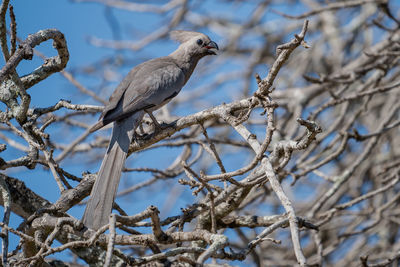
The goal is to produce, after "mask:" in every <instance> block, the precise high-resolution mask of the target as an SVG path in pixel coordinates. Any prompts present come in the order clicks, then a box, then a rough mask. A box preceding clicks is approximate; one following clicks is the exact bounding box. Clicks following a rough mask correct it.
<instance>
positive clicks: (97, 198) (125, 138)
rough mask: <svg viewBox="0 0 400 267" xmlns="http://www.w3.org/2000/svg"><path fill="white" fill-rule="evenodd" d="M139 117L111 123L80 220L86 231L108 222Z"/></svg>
mask: <svg viewBox="0 0 400 267" xmlns="http://www.w3.org/2000/svg"><path fill="white" fill-rule="evenodd" d="M142 117H143V112H137V113H135V114H133V115H132V116H130V117H128V118H126V119H124V120H122V121H117V122H114V127H113V132H112V137H111V141H110V144H109V145H108V149H107V152H106V155H105V156H104V159H103V162H102V163H101V167H100V171H99V172H98V174H97V179H96V181H95V183H94V185H93V188H92V192H91V193H90V199H89V201H88V203H87V205H86V210H85V213H84V214H83V218H82V220H83V224H84V225H85V226H86V227H88V228H91V229H94V230H97V229H99V228H100V227H102V226H103V225H105V224H107V223H108V222H109V216H110V214H111V210H112V206H113V203H114V199H115V195H116V193H117V189H118V184H119V179H120V177H121V172H122V168H123V167H124V165H125V160H126V155H127V154H128V149H129V144H130V143H131V140H132V137H133V134H134V131H135V129H136V128H137V126H138V125H139V123H140V121H141V119H142Z"/></svg>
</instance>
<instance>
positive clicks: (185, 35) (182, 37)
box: [170, 30, 203, 44]
mask: <svg viewBox="0 0 400 267" xmlns="http://www.w3.org/2000/svg"><path fill="white" fill-rule="evenodd" d="M202 35H203V34H202V33H200V32H192V31H182V30H178V31H172V32H171V33H170V37H171V39H172V40H175V41H178V42H179V43H181V44H182V43H184V42H186V41H188V40H190V39H192V38H193V37H196V36H202Z"/></svg>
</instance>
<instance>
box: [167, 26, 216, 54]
mask: <svg viewBox="0 0 400 267" xmlns="http://www.w3.org/2000/svg"><path fill="white" fill-rule="evenodd" d="M170 36H171V39H173V40H176V41H178V42H179V43H181V45H180V47H179V49H185V51H186V52H187V53H189V54H190V55H192V56H199V57H204V56H207V55H216V53H215V50H218V49H219V48H218V45H217V43H216V42H214V41H212V40H211V39H210V37H208V36H207V35H205V34H202V33H199V32H192V31H172V32H171V34H170Z"/></svg>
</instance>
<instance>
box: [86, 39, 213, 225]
mask: <svg viewBox="0 0 400 267" xmlns="http://www.w3.org/2000/svg"><path fill="white" fill-rule="evenodd" d="M171 38H172V39H174V40H176V41H178V42H180V43H181V45H180V46H179V47H178V49H177V50H175V51H174V52H173V53H171V54H170V55H169V56H166V57H161V58H156V59H152V60H149V61H146V62H144V63H142V64H139V65H138V66H136V67H135V68H133V69H132V70H131V71H130V72H129V73H128V75H127V76H126V77H125V78H124V79H123V81H122V82H121V83H120V84H119V86H118V87H117V88H116V89H115V91H114V92H113V94H112V95H111V97H110V99H109V103H108V104H107V105H106V107H105V109H104V111H103V113H102V114H101V116H100V119H99V121H98V122H97V123H96V124H95V125H93V126H92V128H91V129H90V130H91V132H93V131H96V130H98V129H100V128H102V127H103V126H105V125H107V124H109V123H111V122H113V123H114V125H113V132H112V137H111V141H110V144H109V146H108V149H107V152H106V154H105V156H104V159H103V162H102V164H101V167H100V170H99V172H98V175H97V179H96V181H95V184H94V186H93V189H92V192H91V194H90V199H89V201H88V204H87V206H86V209H85V213H84V215H83V219H82V220H83V223H84V224H85V225H86V226H87V227H88V228H92V229H95V230H96V229H98V228H100V227H101V226H103V225H105V224H107V223H108V220H109V218H108V217H109V215H110V213H111V210H112V204H113V202H114V198H115V195H116V192H117V189H118V184H119V179H120V176H121V171H122V168H123V167H124V164H125V160H126V155H127V153H128V149H129V144H130V142H131V141H132V138H133V135H134V133H135V130H136V128H137V127H138V125H139V123H140V121H141V120H142V118H143V116H144V114H145V112H150V113H151V112H152V111H154V110H157V109H159V108H160V107H162V106H163V105H165V104H166V103H168V102H169V101H170V100H171V99H172V98H173V97H175V96H176V95H177V94H178V93H179V92H180V90H181V89H182V87H183V86H184V85H185V84H186V82H187V81H188V80H189V78H190V76H191V74H192V73H193V70H194V68H195V67H196V65H197V62H198V61H199V60H200V59H201V58H202V57H204V56H207V55H215V52H214V51H212V49H218V46H217V44H216V43H215V42H213V41H211V40H210V38H209V37H208V36H206V35H204V34H202V33H198V32H190V31H173V32H171Z"/></svg>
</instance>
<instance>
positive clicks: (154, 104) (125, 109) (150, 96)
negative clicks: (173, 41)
mask: <svg viewBox="0 0 400 267" xmlns="http://www.w3.org/2000/svg"><path fill="white" fill-rule="evenodd" d="M184 83H185V76H184V73H183V71H182V70H181V69H180V68H179V67H178V66H177V65H176V64H175V62H174V61H173V60H172V59H171V58H168V57H163V58H157V59H153V60H150V61H147V62H144V63H142V64H140V65H138V66H137V67H135V68H134V69H133V70H132V71H131V72H130V73H129V74H128V75H127V76H126V77H125V79H124V80H123V81H122V82H121V84H120V85H119V86H118V87H117V89H116V90H115V91H114V93H113V94H112V96H111V97H110V102H109V104H108V105H107V106H106V108H105V110H104V111H103V114H102V117H101V118H102V119H103V122H104V125H106V124H108V123H110V122H113V121H117V120H122V119H124V118H126V117H128V116H130V115H132V114H133V113H135V112H137V111H138V110H143V109H157V108H159V107H161V106H162V105H163V104H164V103H165V102H166V101H168V100H169V99H170V98H172V97H174V96H176V95H177V94H178V93H179V91H180V90H181V88H182V87H183V85H184Z"/></svg>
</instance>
